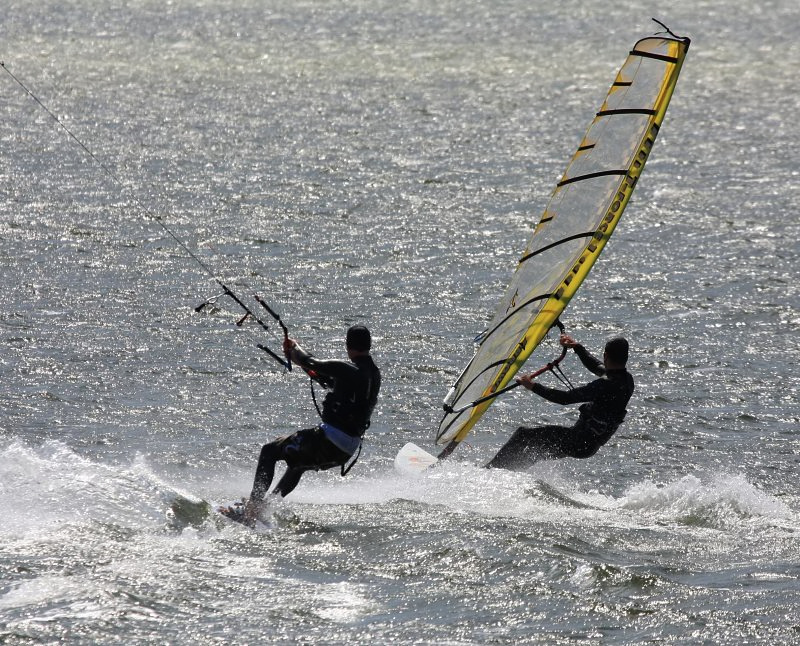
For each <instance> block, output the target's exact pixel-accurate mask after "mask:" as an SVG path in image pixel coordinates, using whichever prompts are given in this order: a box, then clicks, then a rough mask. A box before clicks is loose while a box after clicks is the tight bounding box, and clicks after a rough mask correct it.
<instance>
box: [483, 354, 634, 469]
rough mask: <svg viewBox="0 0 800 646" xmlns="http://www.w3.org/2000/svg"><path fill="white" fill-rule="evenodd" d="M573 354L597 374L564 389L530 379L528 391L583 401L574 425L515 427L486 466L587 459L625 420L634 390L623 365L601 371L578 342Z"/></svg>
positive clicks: (516, 466) (515, 466)
mask: <svg viewBox="0 0 800 646" xmlns="http://www.w3.org/2000/svg"><path fill="white" fill-rule="evenodd" d="M575 353H576V354H577V355H578V357H579V358H580V360H581V362H582V363H583V365H584V366H585V367H586V368H587V369H588V370H589V371H590V372H593V373H594V374H596V375H598V376H600V379H595V380H594V381H592V382H590V383H588V384H586V385H585V386H581V387H580V388H575V389H573V390H569V391H564V390H557V389H555V388H548V387H547V386H543V385H541V384H539V383H538V382H534V383H533V392H535V393H536V394H537V395H540V396H541V397H544V398H545V399H547V400H548V401H551V402H553V403H556V404H562V405H566V404H577V403H579V402H585V403H583V405H582V406H581V407H580V416H579V417H578V421H577V422H576V423H575V425H574V426H573V427H572V428H568V427H564V426H540V427H537V428H526V427H520V428H518V429H517V430H516V431H514V434H513V435H512V436H511V439H509V441H508V442H506V444H505V445H504V446H503V447H502V448H501V449H500V450H499V451H498V452H497V455H495V456H494V458H492V460H491V461H490V462H489V463H488V464H487V465H486V466H487V467H497V468H501V469H524V468H526V467H529V466H530V465H532V464H533V463H534V462H536V461H537V460H540V459H548V458H565V457H571V458H589V457H591V456H593V455H594V454H595V453H597V451H598V449H599V448H600V447H601V446H603V445H604V444H605V443H606V442H608V440H609V439H611V436H612V435H614V432H615V431H616V430H617V428H618V427H619V425H620V424H621V423H622V421H623V420H624V419H625V413H626V409H625V407H626V406H627V404H628V400H630V398H631V395H632V394H633V388H634V384H633V377H632V376H631V374H630V373H629V372H628V371H627V370H625V369H624V368H623V369H620V370H606V369H605V367H604V366H603V363H602V362H601V361H598V360H597V359H596V358H595V357H593V356H592V355H591V354H589V352H588V351H587V350H586V348H584V347H583V346H582V345H576V346H575Z"/></svg>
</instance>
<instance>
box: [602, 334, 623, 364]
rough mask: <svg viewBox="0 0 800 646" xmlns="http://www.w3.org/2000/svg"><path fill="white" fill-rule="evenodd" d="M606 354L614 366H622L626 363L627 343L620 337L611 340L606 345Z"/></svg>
mask: <svg viewBox="0 0 800 646" xmlns="http://www.w3.org/2000/svg"><path fill="white" fill-rule="evenodd" d="M606 354H607V355H608V358H609V359H610V360H611V361H612V362H613V363H615V364H619V365H621V366H624V365H625V364H626V363H628V342H627V340H625V339H623V338H622V337H621V336H618V337H616V338H614V339H611V340H610V341H609V342H608V343H606Z"/></svg>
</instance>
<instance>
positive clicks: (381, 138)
mask: <svg viewBox="0 0 800 646" xmlns="http://www.w3.org/2000/svg"><path fill="white" fill-rule="evenodd" d="M664 11H665V13H664V14H662V15H659V16H657V17H659V18H660V19H662V20H664V21H665V22H667V23H668V24H669V25H670V26H671V27H672V28H673V29H674V30H675V31H676V32H678V33H681V34H688V35H690V36H691V37H692V39H693V44H692V48H691V49H690V52H689V57H688V59H687V62H686V65H685V68H684V72H683V76H682V78H681V80H680V82H679V84H678V89H677V91H676V94H675V97H674V99H673V103H672V106H671V108H670V111H669V113H668V115H667V118H666V121H665V124H664V127H663V129H662V133H661V137H660V139H659V141H658V142H657V144H656V147H655V148H654V151H653V154H652V155H651V157H650V160H649V162H648V168H647V170H646V171H645V174H644V177H643V179H642V182H641V184H640V186H639V188H638V189H637V193H636V195H635V196H634V199H633V202H632V203H631V205H630V207H629V210H628V212H627V213H626V214H625V216H624V217H623V221H622V223H621V225H620V227H619V228H618V230H617V233H616V234H615V236H614V239H612V241H611V242H610V244H609V246H608V249H607V250H606V252H605V254H604V256H603V258H601V260H600V262H599V263H598V265H597V267H596V268H595V269H594V270H593V272H592V275H591V276H590V278H589V280H588V281H587V283H586V284H585V285H584V287H583V288H582V289H581V291H580V292H579V294H578V297H576V299H575V300H574V301H573V302H572V304H571V305H570V308H569V310H568V314H567V316H566V317H565V318H566V320H565V322H566V323H567V325H568V326H569V328H570V330H571V332H572V333H573V334H574V335H575V336H577V337H578V338H580V339H581V340H582V341H584V342H585V343H586V344H587V345H588V346H590V347H593V348H599V347H600V346H601V345H602V343H603V342H604V341H605V339H606V338H607V337H609V336H611V335H613V334H618V333H622V334H625V335H627V336H628V337H629V338H630V339H631V341H632V344H633V348H634V353H633V357H632V361H631V369H632V371H633V372H634V374H635V375H636V377H637V383H638V390H637V394H636V396H635V398H634V401H633V402H632V405H631V409H630V412H629V418H628V421H627V422H626V424H625V426H624V427H623V428H622V429H621V430H620V432H619V433H618V434H617V436H616V437H615V438H614V440H613V441H612V442H611V443H610V444H609V445H607V446H606V447H605V448H604V449H603V450H602V451H601V452H600V453H599V454H598V455H597V456H596V457H595V458H593V459H592V460H589V461H561V462H557V463H553V462H551V463H544V464H541V465H538V466H537V467H536V468H535V469H534V470H532V471H531V472H527V473H510V472H504V471H492V472H487V471H484V470H482V469H480V468H479V467H480V465H481V464H482V463H483V462H485V461H486V460H487V459H488V458H489V457H490V456H491V455H492V452H493V451H494V450H496V449H497V448H498V447H499V446H500V444H501V443H502V442H503V441H504V439H505V438H507V436H508V434H509V433H510V432H511V430H512V429H513V428H514V427H515V425H518V424H519V423H521V422H526V423H535V422H537V421H540V420H541V421H548V422H553V421H568V420H570V419H573V418H574V415H575V414H576V413H575V411H571V410H560V409H556V408H555V407H553V406H552V405H549V404H547V403H546V402H543V401H541V400H537V399H535V398H533V397H526V396H525V395H524V394H520V393H517V394H516V395H514V396H509V397H508V398H507V399H506V400H504V401H502V402H499V403H498V404H497V405H496V406H494V407H493V409H492V411H491V412H490V414H489V415H487V417H486V418H485V422H484V423H483V424H482V430H481V432H480V433H476V434H474V435H473V436H472V438H471V439H470V441H469V444H468V445H465V446H462V447H461V448H460V449H459V451H458V453H457V454H456V456H455V457H456V459H455V460H453V461H452V462H449V463H447V464H445V465H444V466H443V467H442V468H440V469H437V470H435V471H433V472H430V473H429V474H427V475H425V476H423V477H420V478H408V477H402V476H400V475H399V474H396V473H395V472H394V470H393V468H392V460H393V458H394V455H395V453H396V451H397V449H398V448H399V447H400V446H402V445H403V444H404V443H405V442H407V441H414V442H417V443H419V444H421V445H422V446H425V447H427V448H429V449H431V450H433V447H432V446H431V440H432V434H433V429H434V428H435V425H436V421H437V419H438V416H439V402H440V400H441V398H442V397H443V395H444V393H445V392H446V391H447V388H448V387H449V385H450V383H451V382H452V381H453V379H454V378H455V376H456V375H457V373H458V372H459V370H460V369H461V368H462V367H463V365H464V363H465V362H466V360H467V359H468V357H469V354H470V352H471V347H470V340H471V339H472V337H473V336H474V334H475V333H477V332H479V331H480V330H481V329H482V325H483V324H484V323H485V322H486V320H487V318H488V316H489V315H490V314H491V312H492V311H493V308H494V305H495V302H496V299H497V298H498V297H499V294H500V292H501V290H502V288H503V286H504V284H505V282H506V281H507V280H508V277H509V275H510V273H511V271H512V269H513V266H514V263H515V260H516V258H517V255H518V254H519V252H520V250H521V249H522V247H523V246H524V240H525V239H526V238H527V236H528V233H529V231H530V228H531V226H532V223H533V222H534V221H535V220H536V219H538V217H539V213H540V212H541V209H542V208H543V206H544V204H545V203H546V200H547V197H548V196H549V193H550V191H551V189H552V186H553V184H554V182H555V181H556V180H557V179H558V177H559V176H560V173H561V172H562V170H563V166H564V164H565V163H566V161H567V160H568V159H569V156H570V155H571V153H572V151H573V149H574V147H575V145H576V144H577V142H578V141H579V138H580V136H581V134H582V133H583V131H584V130H585V128H586V125H587V124H588V122H589V120H590V118H591V116H592V114H593V112H594V111H595V110H596V109H597V108H598V107H599V103H600V101H602V98H603V96H604V95H605V92H606V90H607V88H608V86H609V84H610V82H611V80H612V79H613V76H614V73H615V72H616V70H617V68H618V67H619V66H620V65H621V63H622V61H623V59H624V57H625V55H626V54H627V52H628V50H629V49H630V47H631V46H632V45H633V43H634V41H635V40H636V39H637V38H639V37H642V36H645V35H649V34H650V33H653V32H654V31H656V30H657V28H655V27H654V26H653V23H650V22H649V18H650V15H651V13H652V9H651V8H649V7H645V6H644V5H642V4H639V3H633V4H630V5H625V6H620V5H619V4H618V3H617V4H615V3H610V2H605V1H603V2H600V3H592V4H590V5H586V4H585V3H579V2H572V1H569V2H567V3H561V4H560V5H545V4H543V3H529V2H520V1H518V0H509V1H508V2H492V3H488V2H486V3H470V4H468V5H467V6H464V3H456V2H448V1H445V2H437V3H422V2H411V3H400V4H397V3H390V2H379V1H374V0H363V1H361V2H358V1H353V2H347V3H334V4H331V3H324V2H305V3H289V4H286V3H271V2H247V1H245V2H241V1H240V2H235V3H234V2H221V1H216V2H202V1H197V2H168V3H163V2H162V3H153V2H144V1H140V2H130V3H94V2H89V1H88V0H74V1H72V2H58V3H55V2H49V1H48V2H40V3H35V6H32V5H31V3H27V2H14V1H10V2H9V1H6V2H4V3H3V22H2V24H0V37H1V38H0V42H2V46H1V47H0V58H2V60H3V61H4V62H5V64H6V66H7V67H8V69H9V70H11V71H13V72H14V73H15V74H17V75H18V76H19V77H20V78H21V79H22V80H24V82H25V83H26V84H27V85H28V86H29V87H30V88H31V90H33V91H34V93H35V94H36V95H37V96H38V97H39V98H40V99H41V100H42V101H43V102H44V103H45V104H46V105H47V106H48V107H49V108H50V109H52V110H53V111H54V113H55V114H57V115H58V117H59V118H60V119H62V120H63V122H64V123H65V124H66V125H67V126H68V127H69V128H70V130H71V131H72V132H73V133H75V135H76V136H77V137H78V138H79V139H80V140H81V141H82V142H84V143H85V144H86V145H88V147H89V148H90V149H91V150H92V151H93V152H94V153H95V154H96V155H97V157H98V158H99V159H101V160H102V162H103V164H104V165H105V166H106V168H107V170H108V171H110V174H111V175H113V176H114V177H116V178H119V180H121V182H117V181H115V180H114V179H111V178H109V176H108V174H107V173H105V172H104V171H102V170H101V169H99V168H98V165H97V164H96V163H94V162H93V161H92V160H91V159H89V158H88V157H87V156H86V155H85V154H84V153H83V151H82V150H81V149H80V148H79V147H78V146H77V145H76V144H75V142H73V141H71V140H70V138H69V136H68V135H66V133H64V132H63V130H61V129H60V128H59V127H58V126H57V125H56V124H54V122H53V121H52V120H51V119H50V117H48V116H47V114H45V113H44V111H43V110H42V109H41V108H40V107H38V106H37V105H36V103H35V102H34V101H32V100H31V98H30V97H28V96H26V95H25V93H24V92H23V91H22V90H21V88H20V87H19V86H18V85H16V84H15V83H14V82H13V80H12V79H11V78H10V77H9V76H8V75H7V74H5V73H4V72H3V73H0V79H2V81H1V83H2V95H3V102H2V104H0V110H1V111H2V120H0V157H1V158H2V166H0V177H2V200H0V210H1V212H0V257H1V258H2V264H1V265H0V266H1V267H2V270H1V271H2V279H3V284H4V289H3V290H2V291H0V339H2V353H1V354H0V371H2V384H3V387H2V393H1V395H0V396H1V397H2V406H3V408H4V415H3V423H2V427H1V428H2V433H1V434H0V474H1V477H0V511H1V512H2V518H3V523H2V527H1V528H0V534H1V535H2V540H0V572H1V573H2V578H1V579H0V617H2V622H0V625H1V626H2V628H0V636H1V637H0V638H1V640H2V641H3V642H4V643H10V644H14V643H20V644H21V643H55V642H63V643H147V642H153V643H166V642H169V643H181V644H183V643H185V644H189V643H198V642H219V643H258V642H264V643H294V642H300V643H310V642H315V643H330V644H344V643H365V644H367V643H369V644H375V643H388V642H390V641H391V642H396V643H447V644H480V643H492V644H511V643H540V644H627V643H631V644H633V643H669V644H689V643H691V644H695V643H708V644H741V643H770V644H792V643H800V621H798V619H797V617H798V616H799V615H800V565H799V564H800V547H798V545H800V541H798V531H800V517H798V509H800V488H798V484H797V482H798V480H797V471H798V466H800V459H799V458H798V453H799V452H800V436H799V435H798V420H799V419H800V406H798V387H799V386H800V379H799V378H798V373H797V367H796V366H797V364H798V362H800V347H799V344H798V341H797V336H798V330H799V328H800V314H799V313H798V309H799V306H800V299H799V298H798V288H797V278H798V274H797V269H796V258H797V256H798V243H797V240H798V239H799V238H800V226H798V220H797V212H798V207H800V188H799V187H800V179H799V177H798V170H797V153H796V149H795V148H796V147H795V146H794V143H793V140H792V137H791V132H792V131H793V123H794V121H793V119H794V116H795V112H796V103H797V98H796V69H797V65H798V63H800V48H799V47H798V45H797V42H796V38H795V35H794V33H793V31H792V30H791V25H793V24H796V23H797V21H798V19H800V10H798V8H797V7H796V6H795V3H793V2H789V1H788V0H783V1H775V2H771V3H767V4H763V3H762V4H761V5H759V6H758V7H753V6H750V5H749V4H747V3H734V5H730V4H726V5H724V6H723V5H722V4H721V3H714V2H699V3H698V2H684V1H683V0H679V1H678V2H674V3H672V4H671V5H670V6H669V7H668V8H666V9H665V10H664ZM153 215H159V216H162V217H163V218H164V221H165V222H167V223H168V224H169V225H170V227H171V228H172V229H173V230H174V231H175V232H176V233H177V234H178V235H179V236H180V237H181V238H182V239H183V240H185V242H186V243H187V245H188V246H189V247H190V248H191V249H193V250H195V251H196V253H197V254H198V256H199V257H200V258H201V259H202V260H203V261H204V262H206V263H208V264H209V266H211V267H212V268H213V270H214V271H216V272H217V273H218V274H219V276H220V277H222V278H224V279H225V280H229V281H231V282H234V283H236V285H237V286H239V287H240V288H241V289H242V290H243V291H245V292H246V291H247V289H246V287H245V286H244V285H245V284H247V285H249V286H252V287H253V288H255V289H257V290H258V291H259V292H260V293H262V294H263V295H265V296H266V297H267V298H268V300H270V302H272V303H273V304H274V305H275V306H276V307H277V309H278V310H279V311H280V312H281V314H282V315H283V317H284V319H285V320H286V321H287V322H288V323H289V325H290V327H291V331H292V334H293V335H294V336H296V337H298V338H299V339H301V340H302V341H303V342H304V344H305V345H307V346H308V347H309V348H311V349H313V350H314V351H315V352H316V353H317V354H319V355H323V356H341V353H342V342H341V337H342V334H343V331H344V329H345V328H346V327H347V326H348V325H350V324H351V323H352V322H355V321H359V322H364V323H366V324H367V325H369V326H370V327H371V328H372V330H373V332H374V334H375V337H376V352H375V354H376V357H377V358H378V361H379V363H380V365H381V366H382V367H383V370H384V383H385V386H384V391H383V395H382V398H381V401H380V405H379V410H378V412H377V414H376V418H375V419H374V421H373V426H372V428H371V429H370V431H369V442H368V443H366V445H365V449H364V452H363V454H362V458H361V460H360V462H359V463H358V465H357V466H356V467H355V468H354V469H353V471H352V472H351V474H350V475H349V476H348V477H347V478H345V479H342V478H340V477H339V476H338V475H336V474H333V473H325V474H311V475H308V476H307V477H306V478H305V479H304V481H303V482H302V483H301V486H300V487H299V488H298V489H297V491H296V492H295V493H294V494H292V496H290V497H289V498H288V499H287V500H285V501H283V502H282V503H280V504H279V505H278V506H277V507H276V508H275V510H274V514H273V515H272V516H271V518H270V519H269V522H268V524H267V526H266V527H264V528H262V531H260V532H251V531H248V530H245V529H240V528H236V527H229V526H225V525H221V524H219V523H217V522H214V521H213V520H210V521H207V522H204V523H201V524H197V525H191V524H189V525H186V524H185V523H180V522H176V521H175V520H174V519H171V518H169V517H168V514H167V511H168V509H169V507H170V504H171V502H172V501H173V500H174V499H175V498H176V496H178V495H182V496H186V497H188V498H190V499H196V500H199V499H206V500H209V501H212V502H227V501H229V500H231V499H234V498H236V497H238V496H240V495H243V494H244V493H246V491H247V490H248V489H249V486H250V482H251V478H252V472H253V469H254V466H255V458H256V455H257V451H258V447H259V446H260V444H261V443H263V442H264V441H265V440H267V439H268V438H271V437H274V436H276V435H278V434H281V433H285V432H289V431H291V430H293V429H295V428H299V427H303V426H307V425H308V424H310V423H313V421H314V418H315V413H314V410H313V405H312V403H311V399H310V395H309V391H308V385H307V383H306V381H304V380H303V378H302V377H301V376H300V375H298V374H294V373H293V374H285V373H284V372H282V371H281V370H280V369H279V367H277V366H276V365H273V364H272V363H270V360H269V358H268V357H266V355H264V354H262V353H260V352H259V351H258V350H257V349H256V348H255V343H257V342H259V341H261V340H263V337H262V336H260V335H259V334H258V333H257V331H256V329H255V328H248V329H237V328H236V327H235V326H234V325H233V321H234V320H235V314H234V313H233V311H232V310H225V309H219V310H215V311H212V312H211V313H209V314H203V315H198V314H196V313H195V312H194V307H195V306H196V305H197V304H199V303H200V302H201V301H202V300H203V299H204V298H205V297H207V296H210V295H212V294H213V293H214V292H215V285H214V283H213V281H211V280H209V277H208V276H207V275H205V274H204V273H203V271H202V270H199V269H198V267H197V265H196V264H194V263H192V262H191V261H190V260H188V259H187V258H186V256H185V254H184V253H183V252H182V251H181V249H180V248H178V247H177V245H176V244H175V243H174V241H172V240H171V239H170V238H169V237H168V236H166V235H165V233H164V231H163V230H161V229H160V228H159V227H158V225H157V224H156V223H154V222H153V221H152V216H153ZM217 291H218V289H217ZM547 358H548V355H547V354H546V353H542V354H540V355H538V356H535V357H534V359H533V360H532V361H535V362H543V361H545V360H546V359H547ZM567 368H568V370H569V372H570V375H571V376H572V377H573V378H574V379H575V380H581V379H583V378H587V377H588V375H584V374H582V373H581V370H580V368H579V366H578V365H577V362H576V361H575V360H574V358H573V359H572V360H571V363H570V364H569V365H568V366H567Z"/></svg>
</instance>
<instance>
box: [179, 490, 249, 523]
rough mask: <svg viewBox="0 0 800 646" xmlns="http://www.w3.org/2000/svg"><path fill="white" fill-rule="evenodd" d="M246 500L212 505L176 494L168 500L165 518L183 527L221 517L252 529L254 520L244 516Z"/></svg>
mask: <svg viewBox="0 0 800 646" xmlns="http://www.w3.org/2000/svg"><path fill="white" fill-rule="evenodd" d="M245 502H247V500H246V499H245V498H242V499H241V500H240V501H237V502H233V503H231V504H230V505H223V506H219V507H214V505H212V504H211V503H210V502H208V501H206V500H192V499H190V498H187V497H185V496H181V495H177V496H175V498H174V499H173V500H172V502H170V505H169V509H168V510H167V518H168V519H169V520H170V522H171V523H172V524H173V525H174V526H176V527H178V528H180V529H183V528H185V527H188V526H190V525H191V526H192V527H199V526H200V525H202V524H203V523H205V522H206V521H207V520H208V519H209V518H210V517H212V516H215V517H217V518H219V517H222V518H223V519H225V520H227V521H232V522H234V523H238V524H240V525H244V526H245V527H249V528H251V529H253V528H254V527H255V522H253V521H252V520H246V519H245V516H244V505H245Z"/></svg>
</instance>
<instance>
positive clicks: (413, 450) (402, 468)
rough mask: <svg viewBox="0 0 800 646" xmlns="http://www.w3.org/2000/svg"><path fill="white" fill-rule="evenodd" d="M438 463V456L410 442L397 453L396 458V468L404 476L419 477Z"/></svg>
mask: <svg viewBox="0 0 800 646" xmlns="http://www.w3.org/2000/svg"><path fill="white" fill-rule="evenodd" d="M438 461H439V460H438V458H436V456H434V455H431V454H430V453H428V452H427V451H426V450H424V449H421V448H420V447H418V446H417V445H416V444H414V443H413V442H409V443H408V444H406V445H405V446H404V447H403V448H401V449H400V450H399V451H398V452H397V455H396V456H395V458H394V468H395V469H396V470H397V471H399V472H400V473H402V474H403V475H417V474H420V473H422V472H424V471H426V470H427V469H429V468H430V467H432V466H433V465H434V464H436V463H437V462H438Z"/></svg>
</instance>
